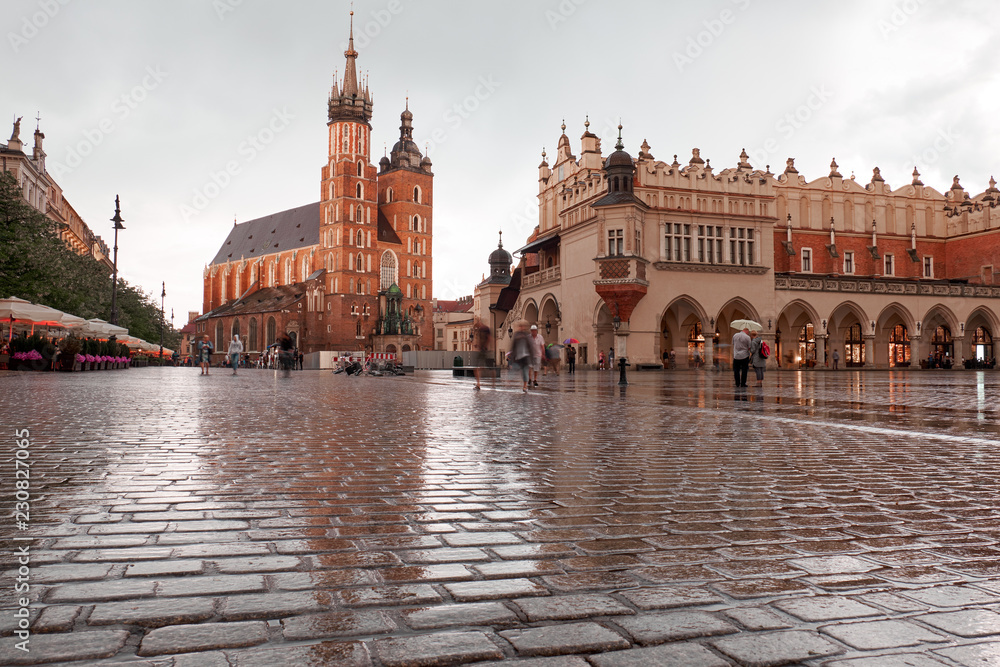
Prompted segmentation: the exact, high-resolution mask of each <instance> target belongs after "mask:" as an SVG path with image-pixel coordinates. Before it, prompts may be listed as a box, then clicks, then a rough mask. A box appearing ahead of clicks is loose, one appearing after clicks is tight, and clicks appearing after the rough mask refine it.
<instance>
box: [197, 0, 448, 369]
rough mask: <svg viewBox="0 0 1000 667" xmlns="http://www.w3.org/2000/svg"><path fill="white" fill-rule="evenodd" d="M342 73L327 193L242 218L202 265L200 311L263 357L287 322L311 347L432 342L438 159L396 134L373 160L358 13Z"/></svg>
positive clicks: (219, 341)
mask: <svg viewBox="0 0 1000 667" xmlns="http://www.w3.org/2000/svg"><path fill="white" fill-rule="evenodd" d="M344 55H345V57H346V58H347V63H346V66H345V69H344V76H343V80H342V81H340V82H338V81H337V80H336V79H335V80H334V84H333V90H332V91H331V94H330V101H329V122H328V123H327V127H328V138H327V143H328V154H329V158H328V160H327V163H326V164H324V165H323V167H322V169H321V170H320V200H319V201H318V202H316V203H313V204H307V205H305V206H299V207H297V208H293V209H289V210H287V211H280V212H278V213H273V214H271V215H268V216H264V217H262V218H258V219H256V220H249V221H246V222H243V223H240V224H234V226H233V228H232V230H231V231H230V232H229V236H228V237H227V238H226V240H225V241H224V242H223V244H222V247H221V248H220V249H219V251H218V252H217V253H216V255H215V257H214V258H213V259H212V261H211V263H210V264H209V265H208V266H207V267H206V268H205V272H204V289H205V292H204V305H203V312H204V313H205V314H204V315H202V316H201V317H199V318H198V319H197V320H196V321H195V328H196V332H197V334H198V335H199V336H201V335H207V336H209V338H210V340H212V342H213V343H214V344H215V346H216V351H217V352H222V351H224V350H225V349H226V347H227V346H228V342H227V341H228V340H230V339H231V338H232V335H233V334H234V333H238V334H240V338H241V339H242V340H243V342H244V349H245V350H247V351H248V352H250V353H251V355H252V356H255V354H254V353H260V352H262V351H263V350H265V349H266V348H267V346H268V345H271V344H272V343H274V342H275V341H276V340H277V337H279V336H280V335H281V334H282V333H284V332H287V333H288V334H289V335H290V336H291V337H292V339H293V340H294V341H295V343H296V345H297V346H298V348H299V349H300V350H301V351H302V352H304V353H309V352H317V351H321V350H336V351H344V352H349V351H362V350H363V351H366V352H376V353H400V352H405V351H408V350H420V349H432V347H433V333H434V328H433V324H432V317H433V313H432V308H431V298H432V285H433V283H432V276H433V265H432V260H431V252H432V239H433V236H432V230H433V220H432V209H433V178H434V176H433V172H432V171H431V161H430V158H427V157H424V156H422V155H421V153H420V150H419V149H418V148H417V144H416V143H415V142H414V141H413V114H412V113H411V112H410V110H409V103H408V102H407V104H406V108H405V110H404V111H403V113H402V114H401V115H400V127H399V141H397V142H396V144H395V145H394V146H393V147H392V151H391V152H390V154H389V155H388V156H385V157H383V158H382V159H381V160H380V161H379V164H378V166H377V167H376V166H375V165H374V164H372V162H371V131H372V126H371V118H372V106H373V105H372V95H371V92H370V90H369V89H368V86H367V83H360V82H359V81H358V75H357V67H356V60H357V57H358V53H357V51H355V50H354V27H353V12H352V25H351V31H350V38H349V40H348V47H347V51H345V52H344Z"/></svg>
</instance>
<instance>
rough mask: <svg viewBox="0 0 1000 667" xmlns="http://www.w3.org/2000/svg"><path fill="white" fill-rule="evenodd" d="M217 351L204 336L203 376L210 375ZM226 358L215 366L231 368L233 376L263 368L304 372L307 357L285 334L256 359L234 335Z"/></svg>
mask: <svg viewBox="0 0 1000 667" xmlns="http://www.w3.org/2000/svg"><path fill="white" fill-rule="evenodd" d="M216 352H217V351H216V349H215V345H213V344H212V341H211V340H210V339H209V337H208V336H202V338H201V340H200V341H198V350H197V355H196V356H197V363H198V365H199V366H200V367H201V374H202V375H210V369H211V367H212V355H213V354H215V353H216ZM225 355H226V356H225V358H224V359H222V360H219V361H218V362H217V363H216V364H215V366H216V367H217V368H230V369H232V371H233V373H232V374H233V375H237V369H239V368H263V369H281V370H283V371H285V372H286V373H287V372H288V371H292V370H296V369H298V370H302V367H303V361H304V359H305V355H303V354H302V352H301V351H300V350H299V349H298V348H297V347H295V344H294V343H293V342H292V338H291V336H289V335H288V334H283V335H281V336H280V337H279V338H278V342H277V343H275V344H274V345H270V346H268V348H267V349H266V350H265V351H264V352H263V353H262V354H259V355H257V356H256V357H252V356H251V355H250V354H249V353H248V352H244V350H243V341H241V340H240V336H239V334H233V338H232V340H231V341H229V345H228V347H227V348H226V351H225Z"/></svg>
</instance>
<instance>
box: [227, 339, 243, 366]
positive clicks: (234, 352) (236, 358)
mask: <svg viewBox="0 0 1000 667" xmlns="http://www.w3.org/2000/svg"><path fill="white" fill-rule="evenodd" d="M241 354H243V343H241V342H240V335H239V334H233V339H232V340H231V341H229V364H230V365H231V366H232V367H233V375H236V368H237V367H238V366H239V365H240V355H241Z"/></svg>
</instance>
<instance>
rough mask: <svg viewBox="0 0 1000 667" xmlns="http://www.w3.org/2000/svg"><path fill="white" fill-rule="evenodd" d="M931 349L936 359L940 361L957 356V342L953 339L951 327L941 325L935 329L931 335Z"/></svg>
mask: <svg viewBox="0 0 1000 667" xmlns="http://www.w3.org/2000/svg"><path fill="white" fill-rule="evenodd" d="M931 350H932V352H931V353H932V354H933V355H934V360H935V361H937V362H938V363H940V362H942V361H944V360H946V359H948V360H951V359H952V358H953V357H954V356H955V343H954V342H953V341H952V339H951V329H949V328H948V327H945V326H940V327H938V328H937V329H935V330H934V335H933V336H931Z"/></svg>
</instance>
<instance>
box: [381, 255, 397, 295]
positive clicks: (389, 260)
mask: <svg viewBox="0 0 1000 667" xmlns="http://www.w3.org/2000/svg"><path fill="white" fill-rule="evenodd" d="M381 264H382V266H381V270H380V271H379V289H381V290H387V289H389V288H390V287H392V286H393V285H394V284H396V282H398V280H399V268H398V267H397V265H396V256H395V255H394V254H392V253H391V252H389V251H388V250H386V251H385V252H384V253H382V262H381Z"/></svg>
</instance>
